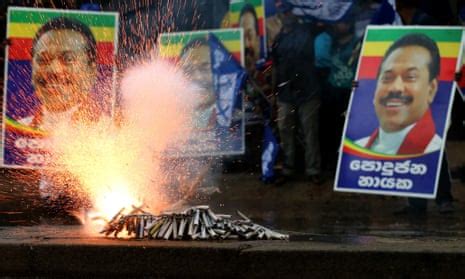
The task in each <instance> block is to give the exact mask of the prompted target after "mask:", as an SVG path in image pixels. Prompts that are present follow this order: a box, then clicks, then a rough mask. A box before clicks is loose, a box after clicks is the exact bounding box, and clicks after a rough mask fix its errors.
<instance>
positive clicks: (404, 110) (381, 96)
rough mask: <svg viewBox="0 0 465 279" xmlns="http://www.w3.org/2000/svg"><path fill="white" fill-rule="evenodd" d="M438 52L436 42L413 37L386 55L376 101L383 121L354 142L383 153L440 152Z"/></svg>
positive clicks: (396, 43) (395, 44) (379, 120)
mask: <svg viewBox="0 0 465 279" xmlns="http://www.w3.org/2000/svg"><path fill="white" fill-rule="evenodd" d="M440 61H441V57H440V53H439V48H438V45H437V44H436V42H435V41H433V40H432V39H431V38H429V37H428V36H426V35H424V34H420V33H410V34H407V35H404V36H403V37H401V38H399V39H398V40H396V41H395V42H394V43H393V44H392V45H391V46H390V47H389V48H388V49H387V51H386V53H385V55H384V57H383V59H382V62H381V65H380V67H379V70H378V73H377V81H376V89H375V93H374V98H373V105H374V109H375V113H376V116H377V119H378V122H379V127H378V128H376V129H375V130H374V131H373V132H372V134H371V135H369V136H367V137H364V138H362V139H359V140H357V141H356V142H355V143H356V144H357V145H359V146H362V147H364V148H368V149H370V150H372V151H375V152H379V153H383V154H390V155H396V154H420V153H429V152H433V151H437V150H439V149H440V148H441V138H440V136H439V135H438V134H437V132H436V127H435V122H434V120H433V116H432V112H431V109H430V106H431V104H432V103H433V101H434V98H435V96H436V94H437V91H438V77H439V73H440V67H441V65H440Z"/></svg>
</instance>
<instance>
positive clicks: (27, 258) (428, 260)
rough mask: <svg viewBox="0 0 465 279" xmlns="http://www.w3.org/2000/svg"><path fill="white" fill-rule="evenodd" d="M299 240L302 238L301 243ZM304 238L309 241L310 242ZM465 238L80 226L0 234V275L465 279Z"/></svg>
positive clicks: (1, 231) (7, 230) (17, 229)
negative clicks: (265, 237) (164, 237)
mask: <svg viewBox="0 0 465 279" xmlns="http://www.w3.org/2000/svg"><path fill="white" fill-rule="evenodd" d="M299 238H305V237H302V236H300V237H299ZM309 239H310V237H309ZM463 247H465V239H463V238H461V239H457V238H444V239H440V238H421V239H406V238H405V239H401V238H386V237H374V236H350V237H348V236H343V237H340V238H339V240H337V241H334V238H333V237H331V236H328V237H327V239H326V240H325V236H319V237H318V240H315V241H290V242H285V241H250V242H241V241H224V242H194V241H147V240H144V241H137V240H116V239H105V238H99V237H95V236H86V235H83V234H82V230H81V229H80V228H79V227H71V228H70V227H41V226H37V227H22V228H21V227H12V228H0V251H2V264H0V274H1V275H3V276H27V275H37V276H66V277H70V276H74V277H83V276H112V277H128V276H131V277H132V276H138V277H139V276H153V277H163V278H165V277H168V278H171V277H177V278H178V277H194V278H216V277H227V278H232V277H235V278H237V277H240V278H244V277H245V278H263V277H271V278H288V277H303V278H318V277H335V276H337V277H338V278H339V277H342V278H344V277H347V278H349V277H350V278H354V276H357V278H365V277H375V276H376V277H393V278H400V277H407V278H408V277H442V278H464V276H465V249H463Z"/></svg>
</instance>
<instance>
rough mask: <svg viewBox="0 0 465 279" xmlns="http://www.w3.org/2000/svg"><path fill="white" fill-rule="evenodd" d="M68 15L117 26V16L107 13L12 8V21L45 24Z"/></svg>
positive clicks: (85, 21) (92, 24)
mask: <svg viewBox="0 0 465 279" xmlns="http://www.w3.org/2000/svg"><path fill="white" fill-rule="evenodd" d="M58 16H66V17H69V18H73V19H77V20H79V21H81V22H82V23H84V24H86V25H88V26H96V27H98V26H100V27H115V25H116V17H115V16H114V15H107V14H101V15H97V14H83V13H80V14H79V13H69V12H52V11H41V10H32V9H31V10H28V11H26V10H11V11H10V22H17V23H38V24H44V23H45V22H47V21H49V20H50V19H52V18H55V17H58Z"/></svg>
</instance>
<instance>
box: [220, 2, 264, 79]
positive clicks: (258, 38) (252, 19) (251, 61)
mask: <svg viewBox="0 0 465 279" xmlns="http://www.w3.org/2000/svg"><path fill="white" fill-rule="evenodd" d="M229 21H230V24H231V26H232V27H241V28H243V30H244V48H245V49H244V51H245V53H244V55H245V68H246V69H247V70H248V71H249V72H250V71H253V70H254V69H255V63H256V62H257V61H258V60H259V59H260V58H265V57H266V50H267V48H266V29H265V5H264V1H263V0H230V2H229Z"/></svg>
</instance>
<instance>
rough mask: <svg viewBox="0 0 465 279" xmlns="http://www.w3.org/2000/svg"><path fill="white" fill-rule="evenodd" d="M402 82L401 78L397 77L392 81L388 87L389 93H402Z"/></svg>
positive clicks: (403, 85)
mask: <svg viewBox="0 0 465 279" xmlns="http://www.w3.org/2000/svg"><path fill="white" fill-rule="evenodd" d="M404 87H405V84H404V81H403V80H402V77H401V76H397V77H396V78H395V79H394V81H393V82H392V83H391V86H390V88H389V89H390V91H395V92H404Z"/></svg>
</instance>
